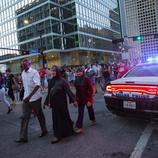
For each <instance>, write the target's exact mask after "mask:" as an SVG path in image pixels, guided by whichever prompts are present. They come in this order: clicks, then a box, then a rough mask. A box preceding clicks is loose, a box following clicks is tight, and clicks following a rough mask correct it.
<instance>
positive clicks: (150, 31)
mask: <svg viewBox="0 0 158 158" xmlns="http://www.w3.org/2000/svg"><path fill="white" fill-rule="evenodd" d="M125 16H126V28H127V36H128V37H132V36H137V35H142V40H141V41H139V42H138V41H133V39H132V38H128V42H129V45H131V46H133V48H131V49H129V58H130V59H131V60H136V61H138V60H141V61H147V60H148V59H149V58H151V57H155V56H158V53H157V52H158V38H155V36H154V34H156V33H158V1H157V0H146V1H144V0H125Z"/></svg>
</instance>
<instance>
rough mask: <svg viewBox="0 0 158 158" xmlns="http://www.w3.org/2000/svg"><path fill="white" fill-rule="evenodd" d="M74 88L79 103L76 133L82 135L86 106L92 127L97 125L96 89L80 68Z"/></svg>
mask: <svg viewBox="0 0 158 158" xmlns="http://www.w3.org/2000/svg"><path fill="white" fill-rule="evenodd" d="M74 86H75V88H76V98H77V102H78V118H77V121H76V126H75V132H76V133H82V132H83V128H82V127H83V116H84V109H85V106H87V109H88V114H89V119H90V121H91V125H93V124H95V115H94V110H93V102H94V87H93V84H92V81H91V80H90V79H89V78H88V77H86V76H85V71H84V69H83V68H79V69H78V70H77V73H76V80H75V84H74Z"/></svg>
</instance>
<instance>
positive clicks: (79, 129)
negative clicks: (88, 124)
mask: <svg viewBox="0 0 158 158" xmlns="http://www.w3.org/2000/svg"><path fill="white" fill-rule="evenodd" d="M74 131H75V133H77V134H79V133H82V132H83V128H75V129H74Z"/></svg>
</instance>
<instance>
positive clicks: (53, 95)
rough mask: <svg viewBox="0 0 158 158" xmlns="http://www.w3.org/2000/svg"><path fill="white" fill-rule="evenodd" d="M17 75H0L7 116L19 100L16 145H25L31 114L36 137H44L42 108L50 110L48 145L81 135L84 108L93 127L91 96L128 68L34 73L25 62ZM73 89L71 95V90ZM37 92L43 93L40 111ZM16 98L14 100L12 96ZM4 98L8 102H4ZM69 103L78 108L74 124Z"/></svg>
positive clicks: (0, 97)
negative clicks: (38, 132) (37, 128)
mask: <svg viewBox="0 0 158 158" xmlns="http://www.w3.org/2000/svg"><path fill="white" fill-rule="evenodd" d="M21 68H22V71H21V73H20V74H16V75H13V74H12V72H11V70H10V69H7V70H6V73H4V74H2V73H0V101H1V102H2V103H3V104H4V105H6V106H7V107H8V111H7V114H9V113H10V112H12V110H13V109H14V107H15V106H16V101H18V100H21V101H23V104H22V112H23V114H22V117H21V126H20V135H19V139H18V140H16V142H17V143H26V142H28V123H29V120H30V115H31V113H34V115H35V116H37V118H38V121H39V123H40V127H41V131H42V132H41V135H40V137H44V136H45V135H47V133H48V131H47V127H46V121H45V116H44V113H43V108H45V107H46V106H48V107H49V108H51V109H52V121H53V132H54V137H53V139H52V141H51V143H57V142H59V141H60V140H61V139H62V138H64V137H67V136H71V135H73V134H75V133H77V134H78V133H82V132H83V117H84V109H85V107H87V109H88V114H89V119H90V123H91V125H94V124H95V121H96V120H95V113H94V109H93V104H94V95H95V93H98V90H99V89H100V90H101V91H102V92H104V90H105V86H106V84H108V83H109V82H110V81H111V80H113V79H117V78H120V77H122V76H123V75H124V74H125V73H126V72H127V71H128V70H129V68H130V67H129V65H127V63H125V62H120V63H119V64H116V63H114V64H99V63H98V62H96V63H95V64H92V65H90V64H88V65H85V66H78V67H67V66H65V65H64V66H62V67H60V68H59V67H58V66H55V65H54V66H53V67H52V68H51V69H48V68H46V69H40V70H36V69H34V68H33V67H32V63H31V61H30V60H29V59H24V60H23V62H22V67H21ZM72 86H73V87H74V88H75V92H76V93H75V94H74V93H73V91H72V90H71V87H72ZM41 92H45V93H47V97H46V99H45V101H44V105H43V108H42V97H41ZM15 95H17V97H15ZM6 96H8V97H9V98H10V100H11V101H8V98H6ZM67 96H68V97H69V103H73V105H74V106H75V107H76V108H78V117H77V121H76V124H75V125H74V123H73V121H72V120H71V117H70V114H69V110H68V102H67Z"/></svg>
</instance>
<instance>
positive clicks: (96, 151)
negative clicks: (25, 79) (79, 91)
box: [0, 93, 158, 158]
mask: <svg viewBox="0 0 158 158" xmlns="http://www.w3.org/2000/svg"><path fill="white" fill-rule="evenodd" d="M0 107H1V108H0V158H158V139H157V136H158V130H157V129H158V128H157V123H151V122H146V121H144V120H137V119H129V118H128V119H127V118H121V117H118V116H115V115H113V114H111V113H110V112H109V111H108V110H107V109H106V107H105V103H104V98H103V94H101V93H99V94H96V96H95V104H94V109H95V115H96V121H97V123H96V125H95V126H89V119H88V114H87V110H85V117H84V133H83V134H80V135H77V136H72V137H69V138H66V139H63V140H62V141H61V142H59V143H58V144H53V145H52V144H51V143H50V142H51V139H52V137H53V134H52V119H51V111H50V110H49V109H48V108H47V109H45V110H44V113H45V116H46V120H47V127H48V130H49V134H48V135H47V136H46V137H44V138H38V135H39V134H40V128H39V124H38V122H37V120H36V118H34V117H31V119H30V123H29V142H28V143H27V144H16V143H15V142H14V140H15V139H16V138H18V134H19V126H20V119H19V117H20V116H21V104H19V105H17V107H16V108H15V109H14V111H13V112H12V113H11V114H9V115H7V114H6V111H7V108H6V107H5V106H4V105H2V104H0ZM69 110H70V113H71V117H72V119H73V120H74V121H75V120H76V117H77V109H76V108H74V107H73V106H72V105H69Z"/></svg>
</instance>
